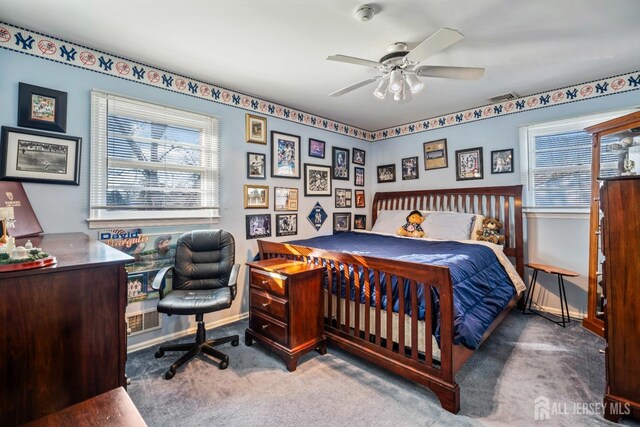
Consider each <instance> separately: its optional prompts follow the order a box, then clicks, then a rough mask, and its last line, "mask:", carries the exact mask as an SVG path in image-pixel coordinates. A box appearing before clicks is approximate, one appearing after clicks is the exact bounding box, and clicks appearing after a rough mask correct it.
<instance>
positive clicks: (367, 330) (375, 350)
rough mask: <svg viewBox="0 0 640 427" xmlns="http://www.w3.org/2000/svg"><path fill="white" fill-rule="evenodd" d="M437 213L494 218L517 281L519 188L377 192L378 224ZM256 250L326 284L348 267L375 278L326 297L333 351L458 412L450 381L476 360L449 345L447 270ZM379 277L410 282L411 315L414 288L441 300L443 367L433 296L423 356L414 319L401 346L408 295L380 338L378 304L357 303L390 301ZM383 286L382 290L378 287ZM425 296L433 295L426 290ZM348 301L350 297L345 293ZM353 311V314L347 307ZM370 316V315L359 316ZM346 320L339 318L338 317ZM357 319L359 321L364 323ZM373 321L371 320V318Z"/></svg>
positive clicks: (277, 248) (274, 246)
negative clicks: (384, 216) (321, 273)
mask: <svg viewBox="0 0 640 427" xmlns="http://www.w3.org/2000/svg"><path fill="white" fill-rule="evenodd" d="M390 209H403V210H413V209H418V210H434V211H455V212H468V213H478V214H482V215H485V216H488V217H494V218H497V219H499V220H500V221H501V222H502V223H503V225H504V228H503V232H504V234H505V249H504V252H505V254H506V255H507V256H510V257H512V258H514V260H515V265H516V270H517V272H518V274H519V275H520V276H521V277H522V276H523V272H524V264H523V247H522V244H523V232H522V186H521V185H516V186H508V187H478V188H458V189H447V190H419V191H401V192H387V193H376V195H375V197H374V199H373V207H372V216H373V222H372V223H375V220H376V216H377V212H378V211H379V210H390ZM258 247H259V250H260V256H261V258H262V259H267V258H273V257H284V258H288V259H296V260H302V261H306V262H314V263H320V262H322V261H323V260H324V261H325V263H326V265H327V274H328V276H329V283H332V280H333V277H334V276H336V275H338V277H337V279H338V280H341V279H344V277H343V276H344V271H349V270H348V268H350V267H351V268H354V269H355V268H363V269H365V270H364V271H369V272H371V271H372V272H373V278H374V280H373V283H370V279H369V277H370V275H369V274H363V276H362V277H363V278H364V283H363V284H361V283H359V282H360V279H359V277H358V275H357V274H354V275H353V278H352V279H351V280H348V281H347V282H350V283H347V285H348V286H350V287H351V288H353V289H354V292H355V297H356V298H355V301H352V302H351V303H350V302H349V300H348V299H345V298H341V297H339V296H334V297H333V298H332V297H330V296H329V297H327V296H326V295H325V313H324V315H325V317H324V322H325V323H324V330H325V334H326V336H327V339H328V341H329V343H330V344H333V345H336V346H338V347H339V348H341V349H343V350H345V351H348V352H350V353H353V354H355V355H357V356H359V357H362V358H364V359H366V360H368V361H370V362H372V363H375V364H377V365H379V366H381V367H383V368H385V369H388V370H389V371H391V372H394V373H396V374H398V375H400V376H402V377H405V378H407V379H409V380H412V381H415V382H417V383H419V384H422V385H424V386H426V387H428V388H430V389H431V390H432V391H433V392H434V393H435V394H436V396H437V397H438V399H439V400H440V404H441V405H442V407H443V408H444V409H446V410H448V411H450V412H453V413H457V412H458V411H459V410H460V388H459V386H458V384H457V383H456V381H455V374H456V372H458V370H459V369H460V368H461V367H462V365H463V364H464V362H465V361H466V360H467V359H468V358H469V357H470V356H471V355H472V354H473V350H469V349H468V348H466V347H464V346H462V345H460V344H453V338H454V328H453V319H454V313H453V311H454V309H453V291H452V284H451V276H450V273H449V268H448V267H442V266H432V265H423V264H417V263H412V262H404V261H396V260H393V261H390V260H387V259H382V258H374V257H367V256H363V255H357V254H354V255H352V254H346V253H340V252H331V251H325V250H320V249H315V248H309V247H304V246H296V245H290V244H287V243H286V242H284V243H277V242H268V241H264V240H258ZM381 273H384V274H385V276H386V277H389V276H388V275H392V276H397V278H398V280H401V279H406V280H409V284H410V286H409V287H410V296H409V298H410V301H411V307H412V312H413V313H415V312H417V308H418V289H419V287H422V286H423V285H422V284H428V285H426V286H428V287H430V288H435V289H436V290H437V292H438V294H439V297H440V316H441V318H440V361H439V362H438V361H437V360H434V359H433V357H431V355H432V350H433V348H432V340H431V330H432V324H431V323H432V322H431V315H430V313H429V311H430V309H431V292H426V291H425V292H422V296H421V298H424V306H425V310H426V312H425V320H424V323H425V328H424V332H423V333H424V337H423V338H424V351H419V350H418V340H419V338H422V337H418V322H419V321H418V320H417V316H411V317H410V320H408V322H410V324H409V325H410V328H409V329H410V331H407V332H410V335H409V336H410V339H409V340H406V339H405V321H404V318H405V312H404V307H405V304H404V302H405V301H404V300H405V296H404V295H403V293H402V292H401V293H400V294H399V298H400V304H399V306H400V309H399V313H398V316H396V317H395V319H394V316H393V313H392V312H391V310H392V307H391V304H389V305H388V307H387V308H386V316H384V317H385V318H386V320H385V322H386V325H385V326H386V331H392V330H394V328H395V330H396V331H397V335H396V336H395V339H385V338H384V337H383V335H384V333H383V332H382V331H383V330H382V325H381V323H382V321H381V318H382V317H383V316H381V314H382V313H384V312H385V310H384V309H382V308H381V306H380V298H376V300H377V301H376V304H375V306H374V307H371V306H370V298H365V303H364V304H362V303H360V296H361V295H360V294H361V291H360V289H361V288H362V289H363V291H364V292H365V295H367V296H368V295H369V293H370V291H371V290H372V289H375V292H376V295H381V292H382V293H386V294H387V298H388V299H391V280H386V281H385V282H386V284H387V285H386V286H385V288H386V289H381V281H380V275H381ZM383 286H384V285H383ZM429 290H430V289H429ZM347 294H348V293H347ZM519 298H520V296H519V295H515V296H514V297H513V299H512V300H511V301H510V302H509V304H508V306H507V307H506V308H505V309H504V311H503V312H502V313H500V315H498V317H497V318H496V320H495V321H494V322H493V323H492V324H491V325H490V326H489V328H488V329H487V331H486V332H485V334H484V336H483V337H482V342H484V340H485V339H486V338H487V337H488V336H489V335H490V334H491V332H492V331H493V330H494V329H495V328H496V327H497V326H498V325H499V324H500V322H501V321H502V319H504V317H505V316H506V315H507V314H508V313H509V311H510V310H511V308H512V307H513V306H514V305H515V304H516V302H517V301H518V299H519ZM353 304H355V305H356V306H355V309H352V308H351V307H350V306H352V305H353ZM362 307H364V311H363V312H364V313H370V310H371V311H374V313H375V314H374V315H373V316H370V315H368V314H367V315H364V316H361V315H360V313H361V308H362ZM342 317H344V318H342ZM361 317H364V319H362V318H361ZM372 317H373V319H372Z"/></svg>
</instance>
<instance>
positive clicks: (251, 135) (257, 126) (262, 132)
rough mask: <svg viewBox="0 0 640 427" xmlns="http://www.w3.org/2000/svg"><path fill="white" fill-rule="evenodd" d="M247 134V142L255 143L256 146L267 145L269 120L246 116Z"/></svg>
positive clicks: (250, 115)
mask: <svg viewBox="0 0 640 427" xmlns="http://www.w3.org/2000/svg"><path fill="white" fill-rule="evenodd" d="M245 117H246V120H245V122H246V132H245V134H246V135H245V136H246V139H247V142H255V143H256V144H265V145H266V144H267V118H266V117H260V116H254V115H252V114H247V115H246V116H245Z"/></svg>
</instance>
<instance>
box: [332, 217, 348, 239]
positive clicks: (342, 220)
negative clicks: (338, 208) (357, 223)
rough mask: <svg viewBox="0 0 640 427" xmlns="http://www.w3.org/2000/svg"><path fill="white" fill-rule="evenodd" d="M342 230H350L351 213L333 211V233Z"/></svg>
mask: <svg viewBox="0 0 640 427" xmlns="http://www.w3.org/2000/svg"><path fill="white" fill-rule="evenodd" d="M344 231H351V213H350V212H334V214H333V233H334V234H335V233H342V232H344Z"/></svg>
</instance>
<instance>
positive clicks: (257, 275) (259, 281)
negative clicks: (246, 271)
mask: <svg viewBox="0 0 640 427" xmlns="http://www.w3.org/2000/svg"><path fill="white" fill-rule="evenodd" d="M251 285H252V286H255V287H256V288H260V289H264V290H265V291H269V292H271V293H273V294H276V295H280V296H285V295H286V293H287V277H286V276H281V275H279V274H277V273H269V272H268V271H264V270H254V269H251Z"/></svg>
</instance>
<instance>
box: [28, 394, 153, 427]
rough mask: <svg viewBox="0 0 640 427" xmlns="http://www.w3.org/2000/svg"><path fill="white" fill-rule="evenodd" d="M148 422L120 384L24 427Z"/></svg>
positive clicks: (126, 426)
mask: <svg viewBox="0 0 640 427" xmlns="http://www.w3.org/2000/svg"><path fill="white" fill-rule="evenodd" d="M146 425H147V423H145V422H144V420H143V419H142V416H140V412H138V409H136V407H135V405H134V404H133V402H132V401H131V399H130V398H129V395H128V394H127V392H126V391H124V388H122V387H118V388H114V389H113V390H110V391H108V392H106V393H103V394H100V395H98V396H96V397H92V398H91V399H89V400H85V401H84V402H80V403H76V404H75V405H73V406H69V407H68V408H66V409H63V410H62V411H59V412H55V413H53V414H49V415H47V416H46V417H43V418H40V419H37V420H35V421H32V422H30V423H29V424H26V425H25V427H59V426H77V427H84V426H87V427H100V426H109V427H143V426H146Z"/></svg>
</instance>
